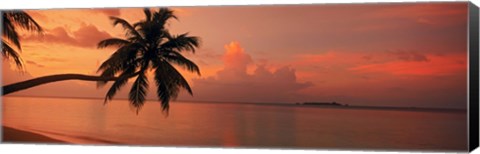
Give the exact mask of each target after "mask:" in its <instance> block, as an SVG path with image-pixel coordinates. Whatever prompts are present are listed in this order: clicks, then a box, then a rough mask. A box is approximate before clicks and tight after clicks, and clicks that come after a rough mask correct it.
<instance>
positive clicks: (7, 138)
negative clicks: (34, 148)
mask: <svg viewBox="0 0 480 154" xmlns="http://www.w3.org/2000/svg"><path fill="white" fill-rule="evenodd" d="M2 142H3V143H40V144H49V143H55V144H72V143H70V142H66V141H62V140H58V139H53V138H50V137H47V136H45V135H41V134H38V133H34V132H29V131H24V130H19V129H15V128H12V127H7V126H2Z"/></svg>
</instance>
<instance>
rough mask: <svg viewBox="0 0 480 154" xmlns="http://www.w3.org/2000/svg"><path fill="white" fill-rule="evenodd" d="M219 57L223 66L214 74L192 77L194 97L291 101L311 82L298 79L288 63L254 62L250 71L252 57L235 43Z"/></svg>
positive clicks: (200, 98) (219, 99)
mask: <svg viewBox="0 0 480 154" xmlns="http://www.w3.org/2000/svg"><path fill="white" fill-rule="evenodd" d="M225 50H226V51H225V54H224V56H223V57H222V60H223V62H224V68H223V69H222V70H220V71H218V72H217V74H216V76H212V77H207V78H197V79H193V85H194V87H193V90H194V97H193V98H194V99H195V100H210V101H237V102H238V101H240V102H295V101H300V100H298V98H299V96H301V94H300V93H299V90H301V89H304V88H307V87H311V86H312V85H313V84H312V83H311V82H299V81H298V79H297V76H296V73H295V72H296V71H295V69H294V68H292V67H290V66H283V67H279V68H271V69H270V68H267V66H266V65H257V66H256V68H255V70H254V71H253V73H247V66H249V65H253V63H254V61H253V60H252V57H251V56H250V55H249V54H247V53H246V52H245V51H244V49H243V48H242V47H241V46H240V44H239V43H238V42H232V43H230V44H228V45H226V46H225Z"/></svg>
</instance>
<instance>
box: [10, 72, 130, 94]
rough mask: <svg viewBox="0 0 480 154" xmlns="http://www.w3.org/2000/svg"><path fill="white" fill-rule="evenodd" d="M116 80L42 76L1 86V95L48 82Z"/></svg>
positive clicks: (85, 76)
mask: <svg viewBox="0 0 480 154" xmlns="http://www.w3.org/2000/svg"><path fill="white" fill-rule="evenodd" d="M135 74H138V73H135ZM135 74H132V75H131V76H128V77H129V78H130V77H133V76H135ZM118 78H119V77H101V76H90V75H83V74H58V75H49V76H43V77H39V78H35V79H30V80H27V81H22V82H18V83H13V84H10V85H6V86H3V93H2V95H7V94H10V93H13V92H16V91H20V90H24V89H28V88H31V87H35V86H38V85H42V84H46V83H50V82H57V81H64V80H84V81H115V80H117V79H118Z"/></svg>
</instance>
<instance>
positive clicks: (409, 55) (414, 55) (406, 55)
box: [390, 51, 429, 62]
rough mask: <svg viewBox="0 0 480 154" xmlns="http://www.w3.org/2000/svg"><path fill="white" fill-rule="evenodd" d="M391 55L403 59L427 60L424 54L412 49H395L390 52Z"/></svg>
mask: <svg viewBox="0 0 480 154" xmlns="http://www.w3.org/2000/svg"><path fill="white" fill-rule="evenodd" d="M390 54H392V55H393V56H395V57H397V58H398V59H400V60H403V61H416V62H428V61H429V59H428V57H427V56H426V55H425V54H421V53H418V52H413V51H395V52H390Z"/></svg>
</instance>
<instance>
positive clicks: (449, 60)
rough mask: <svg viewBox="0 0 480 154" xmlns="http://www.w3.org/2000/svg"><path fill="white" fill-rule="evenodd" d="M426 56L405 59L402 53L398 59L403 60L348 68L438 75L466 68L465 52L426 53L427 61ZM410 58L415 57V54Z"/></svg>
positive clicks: (389, 72)
mask: <svg viewBox="0 0 480 154" xmlns="http://www.w3.org/2000/svg"><path fill="white" fill-rule="evenodd" d="M417 56H418V55H417ZM426 57H427V56H425V57H417V60H415V59H405V58H407V57H405V55H403V54H402V55H401V57H400V59H404V60H403V61H390V62H386V63H378V64H365V65H358V66H354V67H352V68H350V69H349V70H350V71H354V72H356V73H388V74H393V75H430V76H439V75H452V74H455V73H460V72H465V71H466V68H467V67H466V66H467V64H466V55H465V54H451V55H448V56H439V55H428V57H429V58H428V62H427V58H426ZM410 58H415V55H413V57H410Z"/></svg>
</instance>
